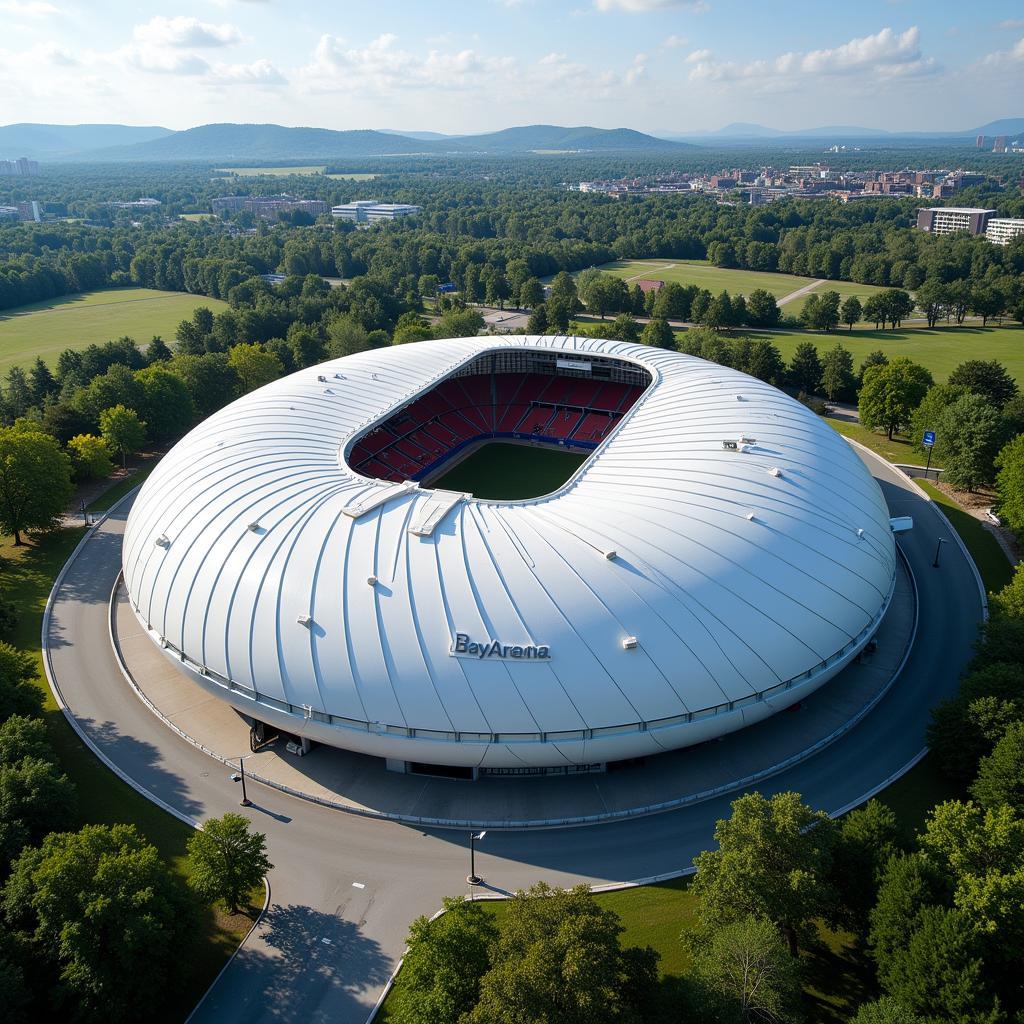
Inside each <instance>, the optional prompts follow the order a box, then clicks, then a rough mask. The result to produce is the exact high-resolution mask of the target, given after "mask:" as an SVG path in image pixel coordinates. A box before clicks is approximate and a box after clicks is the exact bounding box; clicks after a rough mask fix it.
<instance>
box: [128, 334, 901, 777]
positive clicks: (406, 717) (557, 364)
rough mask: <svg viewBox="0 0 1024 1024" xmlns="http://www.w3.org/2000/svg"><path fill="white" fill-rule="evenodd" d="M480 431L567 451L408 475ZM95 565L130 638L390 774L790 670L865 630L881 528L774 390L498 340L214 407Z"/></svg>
mask: <svg viewBox="0 0 1024 1024" xmlns="http://www.w3.org/2000/svg"><path fill="white" fill-rule="evenodd" d="M495 438H499V439H505V440H508V441H511V442H513V443H520V444H526V445H537V446H542V447H549V448H550V447H561V448H567V449H574V450H576V451H582V452H586V453H588V457H587V458H586V460H585V461H584V462H583V464H582V465H581V466H580V467H579V468H578V470H577V471H576V472H575V474H574V475H573V476H572V477H571V478H570V479H568V480H567V482H566V483H565V484H564V486H562V487H560V488H559V489H558V490H556V491H554V492H553V493H550V494H546V495H543V496H539V497H535V498H530V499H527V500H521V501H494V500H484V499H479V498H474V497H472V496H471V495H467V494H463V493H454V492H450V491H445V490H438V489H434V488H432V487H431V486H430V483H431V481H433V480H436V479H437V478H438V476H439V475H443V473H445V472H447V469H448V468H450V467H451V465H452V464H453V463H454V462H455V461H456V460H458V459H459V458H461V457H464V456H465V454H466V453H467V452H471V451H473V450H475V449H476V448H478V447H479V446H480V445H482V444H487V443H488V442H489V441H491V440H493V439H495ZM123 571H124V580H125V585H126V589H127V593H128V596H129V599H130V602H131V605H132V607H133V609H134V610H135V613H136V615H137V616H138V618H139V620H140V622H141V623H142V625H143V626H144V627H145V629H146V630H147V632H148V634H149V636H150V637H151V638H152V640H153V642H154V643H155V644H158V645H159V646H160V648H161V649H162V650H163V651H164V653H165V654H166V656H167V657H168V658H169V659H171V660H172V661H173V663H174V664H175V665H176V666H177V667H178V668H179V669H180V671H181V672H183V673H185V674H186V675H187V676H188V677H190V678H191V679H192V680H194V681H196V682H198V683H199V684H200V685H201V686H203V687H204V688H206V689H207V690H209V691H210V692H211V693H214V694H216V695H217V696H219V697H220V698H222V699H223V700H225V701H227V702H229V703H230V704H232V705H233V706H234V707H235V708H236V709H238V710H239V711H240V712H241V713H242V714H244V715H245V716H247V717H248V718H249V719H251V720H253V721H255V722H261V723H267V724H268V725H270V726H272V727H274V728H276V729H279V730H282V731H284V732H287V733H291V734H293V735H295V736H298V737H303V738H306V739H308V740H310V741H316V742H321V743H326V744H331V745H334V746H338V747H344V748H347V749H350V750H354V751H360V752H363V753H366V754H372V755H377V756H379V757H382V758H385V759H387V761H388V764H389V766H390V767H393V768H399V769H410V768H411V769H412V770H421V769H422V768H423V767H424V766H447V768H451V769H452V770H453V771H469V772H477V771H484V772H492V773H508V772H515V773H520V772H527V771H537V770H562V771H569V772H572V771H579V770H586V769H590V768H593V767H595V766H600V765H604V764H606V763H608V762H614V761H620V760H624V759H629V758H635V757H641V756H646V755H650V754H655V753H658V752H660V751H664V750H670V749H673V748H678V747H684V746H687V745H690V744H694V743H699V742H702V741H706V740H709V739H713V738H715V737H717V736H720V735H722V734H724V733H727V732H731V731H733V730H736V729H739V728H742V727H744V726H747V725H750V724H752V723H754V722H757V721H760V720H762V719H764V718H766V717H768V716H769V715H771V714H773V713H775V712H777V711H779V710H782V709H784V708H787V707H789V706H792V705H793V704H795V703H797V702H798V701H799V700H801V699H802V698H803V697H805V696H807V695H808V694H810V693H812V692H813V691H815V690H817V689H818V688H819V687H821V686H822V685H823V684H825V683H826V682H828V680H829V679H831V678H832V677H833V676H834V675H835V674H836V673H837V672H839V671H840V670H841V669H842V668H843V667H844V666H845V665H847V664H848V663H849V662H850V661H851V660H852V659H853V658H855V657H856V656H857V655H858V654H859V652H860V651H861V650H862V648H863V647H864V646H865V644H867V643H868V641H869V640H870V639H871V638H872V636H873V635H874V633H875V631H876V630H877V628H878V626H879V624H880V622H881V619H882V617H883V616H884V614H885V611H886V609H887V607H888V604H889V601H890V599H891V596H892V593H893V588H894V584H895V573H896V551H895V543H894V539H893V535H892V529H891V525H890V520H889V513H888V510H887V508H886V504H885V501H884V499H883V497H882V494H881V492H880V490H879V488H878V486H877V484H876V483H875V481H874V480H873V478H872V477H871V475H870V474H869V473H868V471H867V469H866V468H865V466H864V465H863V463H862V462H861V460H860V459H859V458H858V457H857V455H856V454H855V453H854V452H853V451H852V450H851V449H850V448H849V446H848V445H847V444H846V443H845V442H844V441H843V440H842V438H841V437H840V436H839V435H838V434H837V433H835V432H834V431H833V430H831V429H830V428H829V427H828V426H827V425H826V424H825V423H823V422H822V421H821V420H820V419H819V418H818V417H816V416H815V415H814V414H813V413H812V412H810V411H809V410H808V409H806V408H805V407H804V406H802V405H800V404H799V403H797V402H795V401H794V400H792V399H790V398H788V397H787V396H786V395H784V394H783V393H782V392H780V391H778V390H776V389H775V388H773V387H770V386H769V385H767V384H765V383H763V382H761V381H758V380H756V379H753V378H751V377H748V376H746V375H744V374H741V373H739V372H737V371H734V370H731V369H728V368H726V367H723V366H719V365H716V364H713V363H709V362H706V361H704V360H701V359H697V358H694V357H690V356H685V355H680V354H677V353H674V352H667V351H662V350H658V349H652V348H648V347H645V346H640V345H631V344H625V343H621V342H613V341H601V340H595V339H589V338H571V337H531V336H525V337H524V336H518V337H517V336H506V337H484V338H465V339H452V340H446V341H434V342H423V343H419V344H413V345H404V346H397V347H395V348H390V349H385V350H378V351H372V352H364V353H360V354H358V355H353V356H349V357H347V358H345V359H340V360H336V361H334V362H329V363H325V364H321V365H320V366H317V367H314V368H311V369H308V370H303V371H300V372H298V373H295V374H292V375H291V376H289V377H287V378H284V379H283V380H280V381H277V382H275V383H273V384H270V385H268V386H267V387H264V388H261V389H260V390H259V391H256V392H253V393H252V394H250V395H247V396H245V397H244V398H241V399H239V400H238V401H236V402H234V403H232V404H231V405H229V406H227V407H226V408H225V409H223V410H221V411H220V412H219V413H217V414H216V415H214V416H211V417H210V418H209V419H207V420H206V421H205V422H203V423H202V424H201V425H200V426H199V427H197V428H196V429H195V430H193V431H192V432H191V433H190V434H189V435H188V436H187V437H185V438H184V439H183V440H182V441H181V442H180V443H179V444H177V445H176V446H175V447H174V449H172V451H171V452H170V453H169V454H168V455H167V456H166V457H165V458H164V459H163V460H162V461H161V463H160V464H159V465H158V466H157V468H156V470H155V471H154V472H153V474H152V475H151V476H150V478H149V479H148V480H147V482H146V483H145V484H144V486H143V488H142V490H141V492H140V494H139V496H138V498H137V499H136V501H135V504H134V507H133V509H132V512H131V514H130V517H129V520H128V523H127V527H126V533H125V538H124V553H123ZM447 768H442V769H440V770H447Z"/></svg>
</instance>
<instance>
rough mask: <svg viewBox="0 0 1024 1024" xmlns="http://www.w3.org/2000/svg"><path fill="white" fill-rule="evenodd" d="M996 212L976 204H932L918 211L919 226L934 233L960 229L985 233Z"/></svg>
mask: <svg viewBox="0 0 1024 1024" xmlns="http://www.w3.org/2000/svg"><path fill="white" fill-rule="evenodd" d="M995 212H996V211H995V210H986V209H982V208H980V207H976V206H930V207H928V208H927V209H923V210H918V211H917V226H918V228H919V229H920V230H921V231H928V232H930V233H931V234H933V235H952V234H955V233H956V232H958V231H966V232H967V233H968V234H971V235H983V234H985V227H986V225H987V224H988V222H989V219H990V218H991V217H992V215H993V214H994V213H995Z"/></svg>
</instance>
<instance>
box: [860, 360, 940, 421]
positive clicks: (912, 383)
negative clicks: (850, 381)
mask: <svg viewBox="0 0 1024 1024" xmlns="http://www.w3.org/2000/svg"><path fill="white" fill-rule="evenodd" d="M931 385H932V375H931V374H930V373H929V372H928V371H927V370H926V369H925V368H924V367H923V366H921V365H920V364H918V363H915V362H913V361H912V360H910V359H908V358H907V357H906V356H898V357H897V358H896V359H893V360H892V362H889V363H883V364H877V363H876V364H875V365H873V366H869V367H868V368H867V369H866V370H865V371H864V383H863V386H862V387H861V392H860V402H859V403H858V408H859V411H860V421H861V423H862V424H863V425H864V426H865V427H867V428H868V429H869V430H873V429H875V428H877V427H881V428H882V429H883V430H885V431H886V434H887V435H888V437H889V440H890V441H891V440H892V436H893V434H894V433H895V432H896V431H897V430H899V429H900V428H901V427H904V426H907V425H908V424H909V423H910V415H911V413H912V412H913V411H914V409H916V408H917V406H918V405H919V404H920V402H921V399H923V398H924V396H925V394H926V393H927V391H928V388H930V387H931Z"/></svg>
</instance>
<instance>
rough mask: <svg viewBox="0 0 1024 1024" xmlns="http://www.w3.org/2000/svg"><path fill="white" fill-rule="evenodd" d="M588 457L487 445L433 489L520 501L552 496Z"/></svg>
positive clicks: (521, 446)
mask: <svg viewBox="0 0 1024 1024" xmlns="http://www.w3.org/2000/svg"><path fill="white" fill-rule="evenodd" d="M586 458H587V455H586V454H583V453H580V452H567V451H561V450H559V449H557V448H548V447H540V446H539V445H538V446H534V445H528V444H502V443H501V442H496V443H491V444H485V445H484V446H483V447H482V448H478V449H477V450H476V451H475V452H473V453H472V454H471V455H469V456H467V457H466V458H465V459H463V460H462V462H460V463H459V464H458V465H457V466H455V467H454V468H452V469H451V470H449V471H448V472H447V473H445V474H444V475H443V476H442V477H440V478H439V479H437V480H435V481H434V482H433V483H432V484H431V485H430V486H431V487H436V488H438V489H439V490H445V491H466V492H468V493H469V494H473V495H475V496H476V497H478V498H489V499H492V500H495V501H517V500H520V499H523V498H537V497H540V496H541V495H542V494H550V493H551V492H552V491H554V490H556V489H557V488H559V487H561V486H562V484H564V483H565V481H566V480H568V479H569V477H571V476H572V475H573V473H575V472H576V470H577V469H578V468H579V467H580V465H581V464H582V463H583V462H584V460H585V459H586Z"/></svg>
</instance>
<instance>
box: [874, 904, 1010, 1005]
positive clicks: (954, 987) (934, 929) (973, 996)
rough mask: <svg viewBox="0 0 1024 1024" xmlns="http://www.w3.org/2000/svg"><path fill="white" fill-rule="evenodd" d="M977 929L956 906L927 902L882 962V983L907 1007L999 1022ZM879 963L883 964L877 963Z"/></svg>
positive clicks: (996, 1001)
mask: <svg viewBox="0 0 1024 1024" xmlns="http://www.w3.org/2000/svg"><path fill="white" fill-rule="evenodd" d="M980 954H981V950H980V944H979V941H978V937H977V933H976V932H975V931H974V929H973V928H971V927H970V925H969V922H968V920H967V918H966V916H965V915H964V914H963V913H962V912H961V911H959V910H949V909H946V908H945V907H925V908H923V909H922V910H921V912H920V913H919V914H918V923H917V927H916V928H915V929H914V930H913V932H911V935H910V939H909V941H908V943H907V945H906V946H905V947H904V948H901V949H897V950H895V951H894V952H893V955H892V959H891V960H890V961H889V962H888V963H887V964H886V965H885V968H884V974H883V972H882V971H881V969H880V971H879V974H880V976H881V977H882V984H883V985H884V987H885V989H886V991H887V992H888V993H889V995H891V996H893V997H894V998H895V999H896V1000H897V1001H898V1002H899V1003H902V1004H903V1005H904V1006H906V1007H907V1008H908V1009H909V1010H911V1011H913V1012H916V1013H920V1014H922V1015H924V1016H926V1017H932V1018H938V1019H940V1020H943V1021H956V1022H958V1024H998V1022H999V1021H1000V1020H1001V1019H1002V1014H1001V1013H1000V1012H999V1003H998V1000H997V999H995V997H994V996H993V994H992V992H991V989H990V988H989V986H988V984H987V983H986V982H987V979H986V972H985V966H984V962H983V961H982V958H981V955H980ZM879 966H880V968H881V965H879Z"/></svg>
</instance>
